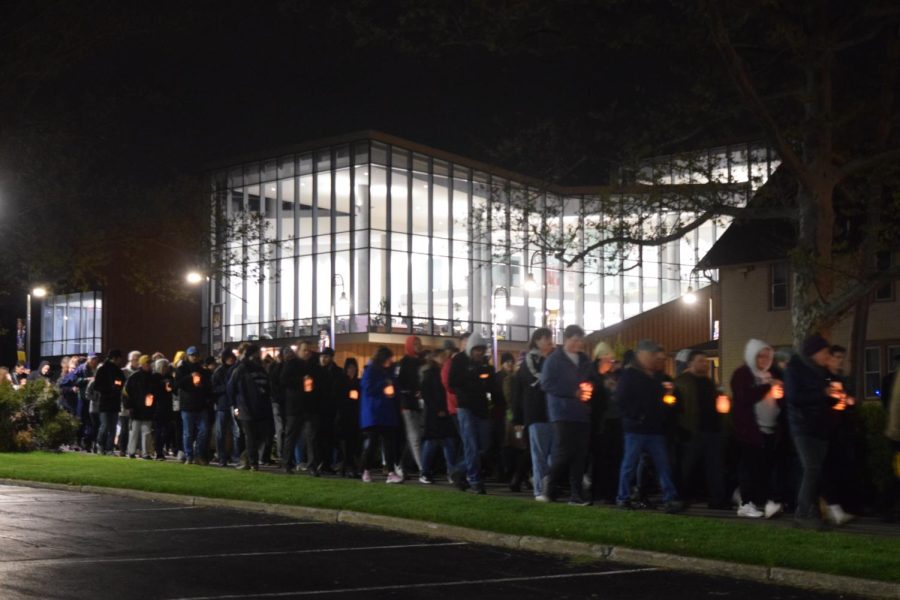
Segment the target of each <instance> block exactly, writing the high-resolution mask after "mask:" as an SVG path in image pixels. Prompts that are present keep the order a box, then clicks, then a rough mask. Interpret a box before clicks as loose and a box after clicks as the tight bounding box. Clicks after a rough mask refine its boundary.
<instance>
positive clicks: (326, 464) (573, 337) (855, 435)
mask: <svg viewBox="0 0 900 600" xmlns="http://www.w3.org/2000/svg"><path fill="white" fill-rule="evenodd" d="M457 343H458V344H459V345H457ZM488 347H489V342H488V340H486V339H485V338H483V337H482V336H480V335H479V334H477V333H473V334H471V335H466V336H463V337H462V338H460V339H459V340H448V341H447V342H445V343H444V345H443V346H442V347H441V348H437V349H425V348H423V346H422V341H421V340H420V338H418V337H416V336H410V337H409V338H407V340H406V344H405V347H404V354H403V356H401V357H397V356H395V355H394V353H393V352H392V351H391V350H390V349H389V348H387V347H379V348H378V349H377V350H376V351H375V353H374V355H373V356H372V357H371V359H370V360H369V361H368V362H367V364H365V365H364V366H363V367H360V365H359V363H358V362H357V361H356V360H355V359H353V358H348V359H347V360H346V361H345V363H344V364H343V365H342V366H339V365H337V364H336V363H335V360H334V351H333V350H332V349H330V348H324V349H323V350H322V351H318V352H317V351H316V350H317V348H316V347H315V346H313V345H312V344H311V343H308V342H301V343H299V345H297V346H291V347H284V348H281V349H280V351H278V352H275V353H272V354H267V355H266V356H263V353H262V351H261V348H260V347H259V346H258V345H255V344H253V343H244V344H241V346H240V347H238V348H237V349H236V350H232V349H225V350H224V351H222V352H221V353H220V354H219V355H218V356H217V357H209V358H206V359H205V360H204V359H203V358H201V356H200V353H199V351H198V349H197V348H196V347H190V348H188V349H187V350H186V351H185V352H183V353H182V352H179V353H178V354H177V355H176V356H175V357H173V359H172V360H171V361H170V360H168V359H167V358H166V357H165V356H163V355H162V354H160V353H156V354H153V355H147V354H142V353H141V352H139V351H134V352H131V353H129V354H128V355H127V356H125V355H124V354H123V353H122V352H121V351H119V350H110V351H109V352H108V353H107V354H106V355H105V356H103V357H101V356H99V355H96V354H94V355H90V356H86V357H66V358H64V359H63V360H62V362H61V369H62V372H61V373H59V374H58V375H57V374H55V373H54V372H53V369H52V367H51V365H50V364H49V363H46V362H44V363H41V365H40V367H39V368H38V370H36V371H34V372H30V373H29V372H28V371H27V369H24V367H22V368H20V369H17V370H16V371H15V373H12V372H10V371H9V370H5V371H4V372H3V373H0V375H2V377H0V380H2V381H6V382H7V383H9V384H11V385H29V383H28V382H29V381H33V380H45V381H48V382H49V383H51V384H53V385H56V386H58V388H59V391H60V400H59V402H60V405H61V406H62V407H63V408H64V409H65V410H67V411H69V412H71V413H72V414H73V415H74V416H75V417H76V418H77V419H79V421H80V423H81V426H80V429H79V432H78V441H77V446H75V447H74V449H77V450H82V451H85V452H95V453H98V454H103V455H109V454H118V455H120V456H123V457H124V456H127V457H130V458H141V459H144V460H153V459H156V460H166V459H167V457H174V458H176V459H177V460H180V461H182V462H184V463H186V464H189V465H208V464H210V463H211V462H214V463H216V464H218V465H220V466H223V467H227V466H232V465H233V466H235V467H237V468H239V469H246V470H254V471H255V470H258V469H259V467H260V465H261V464H262V465H273V466H277V467H278V468H280V469H282V470H283V471H284V472H285V473H301V472H305V473H308V474H309V475H312V476H321V475H323V474H329V475H341V476H344V477H352V478H359V479H361V480H362V481H363V482H366V483H370V482H372V481H373V480H374V479H376V477H377V478H379V479H380V478H381V477H383V478H384V481H385V482H386V483H388V484H400V483H403V482H404V481H405V480H407V479H408V478H414V477H415V476H412V475H411V474H412V473H416V474H417V475H418V481H419V482H420V483H421V484H423V485H433V484H435V483H436V482H437V481H438V480H439V479H440V477H441V476H446V478H447V480H448V482H449V483H450V484H451V485H453V486H455V487H457V488H459V489H460V490H462V491H468V492H471V493H475V494H485V493H486V487H485V482H486V481H488V480H492V481H499V482H502V483H504V484H505V485H508V486H509V488H510V489H511V490H512V491H514V492H522V491H523V490H525V491H529V492H531V493H532V494H533V497H534V498H535V500H537V501H540V502H553V501H556V500H558V499H561V498H565V499H567V500H568V502H569V504H572V505H579V506H586V505H589V504H592V503H594V502H599V503H608V504H612V505H615V506H618V507H620V508H622V509H627V510H637V509H648V508H660V509H663V510H665V511H666V512H670V513H676V512H680V511H681V510H683V508H684V506H685V504H686V503H696V502H705V503H706V504H707V505H708V507H709V508H712V509H722V510H736V511H737V515H738V516H740V517H745V518H771V517H774V516H776V515H778V514H779V513H782V512H785V511H788V510H791V511H793V512H794V519H795V523H796V524H797V525H798V526H802V527H810V528H821V527H823V526H825V525H824V524H825V523H826V522H830V523H832V524H835V525H842V524H844V523H846V522H847V521H849V520H850V519H852V518H853V517H852V515H851V514H850V512H848V511H847V510H845V508H844V506H845V505H848V504H849V505H850V507H851V508H852V509H853V510H859V508H860V507H861V504H862V499H861V498H860V490H861V488H862V487H863V486H862V482H861V481H860V470H861V469H860V468H859V466H860V461H861V460H862V459H861V456H860V449H859V443H858V442H859V438H860V436H859V431H858V425H857V424H858V419H857V418H856V416H855V414H854V413H855V410H856V405H857V402H856V400H855V399H854V397H853V395H852V393H851V392H850V385H849V382H848V380H847V379H846V378H845V377H844V375H843V360H844V357H845V355H846V350H845V349H844V348H842V347H840V346H834V345H830V344H829V343H828V342H827V341H826V340H825V339H824V338H822V337H821V336H818V335H814V336H812V337H810V338H809V339H807V340H806V342H805V343H804V344H803V346H802V348H801V349H800V352H797V353H795V354H793V355H791V356H789V357H788V356H776V353H775V351H774V349H773V348H772V347H771V346H769V345H768V344H766V343H765V342H763V341H760V340H749V341H748V342H747V344H746V350H745V353H744V363H743V364H742V365H741V366H740V367H739V368H738V369H736V370H735V371H734V373H733V374H731V377H730V380H729V383H730V391H731V393H730V394H727V393H726V392H725V390H723V389H722V388H720V387H718V386H717V384H716V382H715V381H714V380H713V379H712V378H711V372H710V371H711V369H710V360H709V357H708V356H707V355H706V354H705V353H704V352H702V351H700V350H693V351H682V352H680V353H679V354H678V355H677V357H676V374H675V375H676V376H675V377H674V378H672V377H670V376H669V375H668V374H666V362H667V359H666V357H667V355H666V353H665V351H664V350H663V348H662V347H661V346H660V345H659V344H657V343H656V342H653V341H651V340H642V341H641V342H639V343H638V344H637V346H636V347H635V348H634V349H633V350H629V351H628V352H626V353H625V356H624V357H623V358H622V360H616V356H615V354H614V352H613V350H612V349H611V348H610V347H609V346H608V345H607V344H605V343H602V342H601V343H600V344H598V345H597V346H596V347H594V348H591V349H586V348H585V332H584V331H583V330H582V329H581V328H580V327H578V326H576V325H572V326H569V327H567V328H566V330H565V332H564V334H563V341H562V344H561V345H556V344H555V343H554V339H553V334H552V332H551V331H550V330H549V329H546V328H539V329H537V330H535V331H534V333H533V334H532V336H531V340H530V343H529V347H528V350H527V351H526V352H524V353H523V354H522V355H520V356H518V357H516V356H514V355H513V354H510V353H504V354H503V355H502V356H501V357H500V360H499V361H498V362H499V363H500V364H499V365H498V366H497V367H496V368H495V367H494V366H493V365H492V364H491V361H490V357H489V355H488ZM273 354H274V355H273ZM893 387H894V390H893V391H892V392H891V391H890V390H885V391H884V392H885V399H886V408H887V409H888V415H889V416H888V428H887V431H886V435H887V436H888V438H889V439H890V440H891V442H892V443H893V444H894V451H895V452H896V451H898V450H900V385H896V386H893ZM438 450H440V452H438ZM894 484H896V480H895V482H894ZM889 487H890V489H889V490H888V493H887V494H886V498H885V500H884V501H883V502H884V507H885V510H886V514H891V511H892V510H893V502H894V499H895V498H894V496H895V494H894V492H893V490H894V489H895V488H896V485H892V486H889ZM657 491H658V492H659V493H660V494H661V503H659V504H658V505H657V504H654V502H652V500H651V499H652V498H654V497H656V493H657Z"/></svg>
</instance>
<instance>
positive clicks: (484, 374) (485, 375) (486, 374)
mask: <svg viewBox="0 0 900 600" xmlns="http://www.w3.org/2000/svg"><path fill="white" fill-rule="evenodd" d="M490 376H491V374H490V373H482V374H481V375H479V377H481V378H482V379H487V378H488V377H490Z"/></svg>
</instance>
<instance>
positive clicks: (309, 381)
mask: <svg viewBox="0 0 900 600" xmlns="http://www.w3.org/2000/svg"><path fill="white" fill-rule="evenodd" d="M303 391H304V392H306V393H309V392H311V391H313V378H312V377H310V376H309V375H307V376H306V377H304V378H303Z"/></svg>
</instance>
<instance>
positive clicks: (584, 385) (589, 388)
mask: <svg viewBox="0 0 900 600" xmlns="http://www.w3.org/2000/svg"><path fill="white" fill-rule="evenodd" d="M578 390H579V399H580V400H581V401H582V402H590V400H591V395H593V393H594V384H593V383H591V382H590V381H582V382H581V383H580V384H578Z"/></svg>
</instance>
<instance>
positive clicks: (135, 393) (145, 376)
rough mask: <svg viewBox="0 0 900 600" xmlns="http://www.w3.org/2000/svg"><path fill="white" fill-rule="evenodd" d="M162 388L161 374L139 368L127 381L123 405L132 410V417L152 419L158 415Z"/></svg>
mask: <svg viewBox="0 0 900 600" xmlns="http://www.w3.org/2000/svg"><path fill="white" fill-rule="evenodd" d="M162 389H163V387H162V378H161V377H160V376H159V375H157V374H156V373H151V372H150V371H143V370H141V369H138V370H137V371H135V372H134V373H132V374H131V377H129V378H128V381H126V382H125V393H124V394H122V405H123V406H124V407H125V408H127V409H129V410H130V411H131V418H132V419H137V420H139V421H152V420H153V419H154V418H155V417H156V405H157V402H158V401H159V400H160V397H161V395H162V394H161V392H162ZM148 404H149V406H147V405H148Z"/></svg>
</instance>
